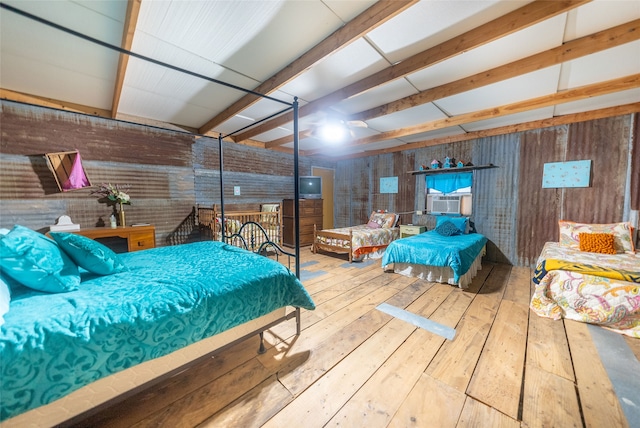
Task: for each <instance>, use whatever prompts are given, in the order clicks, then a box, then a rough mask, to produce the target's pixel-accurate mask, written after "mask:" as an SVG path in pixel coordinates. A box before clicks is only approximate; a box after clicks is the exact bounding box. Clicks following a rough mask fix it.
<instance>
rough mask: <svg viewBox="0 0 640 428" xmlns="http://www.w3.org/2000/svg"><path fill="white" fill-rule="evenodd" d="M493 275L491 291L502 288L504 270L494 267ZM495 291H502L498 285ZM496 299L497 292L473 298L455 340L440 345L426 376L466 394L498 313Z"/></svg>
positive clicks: (498, 300)
mask: <svg viewBox="0 0 640 428" xmlns="http://www.w3.org/2000/svg"><path fill="white" fill-rule="evenodd" d="M493 275H494V277H493V279H492V281H491V282H492V286H491V287H492V289H493V288H495V287H494V285H493V284H499V283H502V286H505V287H506V284H507V281H508V277H509V269H508V268H506V267H498V268H496V269H495V271H494V274H493ZM478 288H480V287H478ZM498 289H504V288H501V287H500V286H499V287H498ZM500 298H501V294H500V293H498V292H492V293H487V294H481V295H477V296H475V298H474V300H473V302H472V303H471V305H469V308H468V310H467V313H466V314H465V315H464V316H463V318H462V320H461V321H460V323H459V325H458V326H457V329H456V337H455V338H454V339H453V340H452V341H450V342H446V343H445V344H444V345H443V346H442V348H441V349H440V351H439V352H438V354H437V355H436V357H435V358H434V360H433V361H432V362H431V364H430V365H429V367H428V368H427V370H426V373H427V374H429V375H431V376H433V377H434V378H436V379H438V380H440V381H442V382H444V383H446V384H448V385H450V386H452V387H453V388H456V389H458V390H459V391H461V392H464V391H466V389H467V386H468V385H469V381H470V380H471V375H472V374H473V370H474V369H475V367H476V365H477V362H478V358H479V357H480V353H481V352H482V349H483V347H484V343H485V341H486V338H487V336H488V335H489V330H490V329H491V326H492V325H493V321H494V319H495V315H496V313H497V312H498V307H499V306H500Z"/></svg>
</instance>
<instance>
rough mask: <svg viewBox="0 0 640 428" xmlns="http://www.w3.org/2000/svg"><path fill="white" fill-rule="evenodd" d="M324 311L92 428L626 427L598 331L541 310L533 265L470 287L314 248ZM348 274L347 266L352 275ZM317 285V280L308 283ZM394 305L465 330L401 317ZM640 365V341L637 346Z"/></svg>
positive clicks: (306, 266) (315, 289) (314, 289)
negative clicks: (535, 307) (444, 332)
mask: <svg viewBox="0 0 640 428" xmlns="http://www.w3.org/2000/svg"><path fill="white" fill-rule="evenodd" d="M301 256H302V257H301V258H302V260H301V267H302V269H303V283H304V284H305V286H306V288H307V290H308V291H309V293H310V294H311V295H312V297H313V299H314V301H315V303H316V306H317V308H316V310H315V311H303V315H302V323H303V331H302V334H301V335H300V336H295V334H294V333H295V322H293V321H291V322H287V323H285V324H282V325H279V326H277V327H275V328H273V329H272V330H271V331H269V332H268V333H266V334H265V338H266V339H267V341H268V342H269V347H268V350H267V352H266V353H265V354H262V355H258V354H257V353H256V351H257V348H258V343H259V342H258V338H257V337H256V338H254V339H249V340H247V341H245V342H243V343H241V344H239V345H237V346H235V347H233V348H231V349H229V350H227V351H225V352H223V353H222V354H221V355H219V356H217V357H215V358H212V359H210V360H208V361H207V362H206V363H203V364H201V365H199V366H195V367H192V368H190V369H189V370H187V371H185V372H183V373H181V374H180V375H178V376H175V377H173V378H171V379H169V380H167V381H165V382H164V383H162V384H160V385H158V386H155V387H154V388H153V389H152V390H150V391H146V392H143V393H140V394H139V395H137V396H135V397H133V398H131V399H129V400H127V401H125V402H123V403H121V404H118V405H115V406H113V407H111V408H109V409H107V410H105V411H103V412H102V413H100V414H98V415H96V416H95V417H93V418H92V419H91V420H88V421H84V422H83V423H82V425H83V426H135V427H147V426H167V427H169V426H170V427H261V426H264V427H285V426H305V427H322V426H337V425H340V426H349V427H365V426H366V427H387V426H388V427H456V426H472V427H501V426H504V427H512V426H513V427H517V426H523V427H524V426H527V427H571V426H577V427H580V426H587V427H601V426H611V427H626V426H628V424H627V421H626V419H625V416H624V414H623V412H622V409H621V407H620V404H619V402H618V399H617V398H616V396H615V394H614V392H613V388H612V385H611V382H610V381H609V378H608V376H607V374H606V372H605V371H604V368H603V366H602V363H601V362H600V358H599V356H598V352H597V350H596V349H595V346H594V344H593V342H592V340H591V337H590V334H589V331H588V328H587V325H585V324H582V323H578V322H573V321H552V320H549V319H546V318H540V317H538V316H537V315H535V314H532V313H531V312H530V311H529V309H528V304H529V296H530V290H531V288H530V278H531V272H530V269H528V268H512V267H510V266H506V265H500V264H491V263H484V266H483V269H482V270H481V271H480V272H479V274H478V276H477V277H476V278H475V279H474V281H473V283H472V285H471V288H470V289H469V290H467V291H462V290H460V289H458V288H455V287H452V286H449V285H444V284H438V283H430V282H426V281H423V280H416V279H413V278H406V277H404V276H401V275H397V274H392V273H384V272H383V271H382V269H381V268H380V261H379V260H378V261H376V262H374V263H371V264H368V265H363V264H357V263H354V264H352V265H348V264H347V263H346V259H345V258H339V257H333V256H326V255H321V254H312V253H311V252H310V251H309V250H308V248H304V249H302V250H301ZM345 266H346V267H345ZM305 276H306V277H308V278H310V279H307V280H304V278H305ZM383 302H386V303H388V304H390V305H393V306H396V307H400V308H403V309H406V310H407V311H410V312H412V313H415V314H418V315H420V316H422V317H426V318H428V319H429V320H431V321H435V322H437V323H440V324H443V325H445V326H448V327H451V328H455V330H456V335H455V337H454V339H453V340H451V341H450V340H447V339H445V338H443V337H441V336H439V335H437V334H434V333H431V332H429V331H427V330H424V329H422V328H417V327H415V326H414V325H412V324H410V323H408V322H405V321H402V320H400V319H398V318H394V317H392V316H391V315H388V314H386V313H384V312H382V311H380V310H377V309H376V306H378V305H379V304H381V303H383ZM625 340H626V343H627V344H628V345H629V347H630V348H631V350H632V351H633V352H634V354H635V355H636V357H638V356H639V355H640V341H639V340H637V339H631V338H626V339H625Z"/></svg>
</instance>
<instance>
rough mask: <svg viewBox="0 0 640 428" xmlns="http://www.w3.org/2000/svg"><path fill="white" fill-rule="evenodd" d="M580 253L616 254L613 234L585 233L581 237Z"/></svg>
mask: <svg viewBox="0 0 640 428" xmlns="http://www.w3.org/2000/svg"><path fill="white" fill-rule="evenodd" d="M578 236H579V240H580V251H588V252H590V253H601V254H616V249H615V248H614V247H613V234H611V233H585V232H582V233H580V234H579V235H578Z"/></svg>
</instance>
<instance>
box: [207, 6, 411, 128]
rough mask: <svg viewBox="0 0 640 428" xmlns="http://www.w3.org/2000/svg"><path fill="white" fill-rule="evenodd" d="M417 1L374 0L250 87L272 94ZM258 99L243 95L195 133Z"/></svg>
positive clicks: (227, 117) (227, 118) (225, 118)
mask: <svg viewBox="0 0 640 428" xmlns="http://www.w3.org/2000/svg"><path fill="white" fill-rule="evenodd" d="M417 2H418V0H380V1H378V2H376V3H375V4H374V5H373V6H371V7H370V8H368V9H367V10H365V11H364V12H362V13H361V14H360V15H358V16H357V17H355V18H354V19H352V20H351V21H349V22H348V23H347V24H345V25H344V26H343V27H341V28H339V29H338V30H336V31H334V32H333V33H332V34H331V35H330V36H329V37H327V38H326V39H324V40H323V41H321V42H320V43H318V44H317V45H316V46H314V47H313V48H311V49H310V50H309V51H307V52H306V53H304V54H303V55H302V56H300V57H299V58H298V59H296V60H295V61H293V62H292V63H291V64H289V65H287V66H286V67H285V68H283V69H282V70H280V71H278V72H277V73H276V74H274V75H273V76H271V77H270V78H269V79H267V80H266V81H264V82H263V83H262V84H260V85H259V86H258V87H256V88H255V89H254V92H258V93H260V94H264V95H269V94H271V93H273V92H274V91H276V90H277V89H278V88H280V87H282V86H283V85H285V84H286V83H288V82H290V81H291V80H292V79H294V78H295V77H297V76H299V75H300V74H301V73H303V72H304V71H305V70H307V69H308V68H309V67H311V66H312V65H313V64H315V63H317V62H318V61H320V60H321V59H323V58H324V57H326V56H327V55H329V54H331V53H332V52H335V51H336V50H338V49H341V48H343V47H344V46H346V45H348V44H349V43H351V42H353V41H355V40H356V39H358V38H360V37H362V36H363V35H365V34H366V33H368V32H370V31H371V30H373V29H374V28H376V27H378V26H380V25H382V24H383V23H385V22H386V21H388V20H389V19H391V18H393V17H394V16H396V15H398V14H399V13H400V12H402V11H404V10H406V9H407V8H409V7H410V6H412V5H413V4H415V3H417ZM258 100H259V97H257V96H256V95H253V94H246V95H245V96H243V97H242V98H240V99H239V100H238V101H236V102H235V103H233V104H232V105H230V106H229V107H227V108H226V109H225V110H224V111H222V112H221V113H219V114H218V115H216V116H215V117H214V118H212V119H211V120H209V121H208V122H207V123H205V124H204V125H202V126H201V127H200V129H199V132H200V133H201V134H206V133H207V132H209V131H211V130H212V129H214V128H215V127H216V126H218V125H220V124H221V123H223V122H225V121H226V120H229V119H230V118H232V117H233V116H235V115H236V114H238V113H239V112H241V111H242V110H244V109H246V108H247V107H249V106H251V105H252V104H254V103H255V102H256V101H258ZM256 135H257V134H256Z"/></svg>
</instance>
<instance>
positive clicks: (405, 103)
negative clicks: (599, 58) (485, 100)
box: [349, 19, 640, 121]
mask: <svg viewBox="0 0 640 428" xmlns="http://www.w3.org/2000/svg"><path fill="white" fill-rule="evenodd" d="M638 39H640V19H636V20H635V21H631V22H628V23H626V24H622V25H619V26H617V27H613V28H609V29H607V30H604V31H600V32H598V33H594V34H591V35H588V36H585V37H581V38H579V39H575V40H572V41H570V42H566V43H564V44H562V45H561V46H558V47H556V48H553V49H549V50H548V51H545V52H540V53H538V54H535V55H531V56H529V57H527V58H522V59H520V60H517V61H514V62H512V63H509V64H505V65H502V66H500V67H496V68H493V69H491V70H488V71H483V72H480V73H477V74H475V75H473V76H468V77H465V78H462V79H459V80H456V81H455V82H450V83H447V84H444V85H441V86H438V87H435V88H430V89H427V90H424V91H422V92H420V93H418V94H414V95H410V96H408V97H405V98H401V99H399V100H396V101H393V102H390V103H388V104H385V105H382V106H379V107H375V108H372V109H369V110H366V111H363V112H360V113H356V114H353V115H351V116H349V120H364V121H366V120H369V119H373V118H376V117H380V116H385V115H388V114H391V113H396V112H399V111H402V110H405V109H408V108H411V107H416V106H419V105H422V104H426V103H428V102H431V101H435V100H439V99H442V98H446V97H450V96H452V95H457V94H461V93H463V92H466V91H470V90H472V89H477V88H480V87H482V86H486V85H490V84H492V83H497V82H501V81H504V80H507V79H510V78H512V77H517V76H520V75H523V74H526V73H531V72H533V71H538V70H542V69H543V68H547V67H551V66H553V65H557V64H562V63H563V62H567V61H571V60H574V59H577V58H581V57H584V56H587V55H590V54H593V53H596V52H601V51H604V50H606V49H611V48H613V47H616V46H621V45H623V44H625V43H629V42H633V41H636V40H638Z"/></svg>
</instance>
